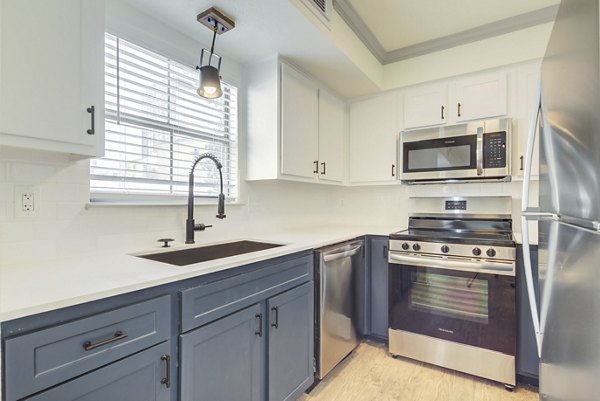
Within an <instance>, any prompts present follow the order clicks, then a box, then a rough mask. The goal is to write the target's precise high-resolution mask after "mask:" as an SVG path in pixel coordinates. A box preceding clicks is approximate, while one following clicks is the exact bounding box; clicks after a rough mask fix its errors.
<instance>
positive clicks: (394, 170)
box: [392, 164, 396, 177]
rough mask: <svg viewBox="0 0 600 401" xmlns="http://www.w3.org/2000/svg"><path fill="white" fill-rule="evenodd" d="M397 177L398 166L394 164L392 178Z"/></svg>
mask: <svg viewBox="0 0 600 401" xmlns="http://www.w3.org/2000/svg"><path fill="white" fill-rule="evenodd" d="M395 176H396V165H395V164H392V177H395Z"/></svg>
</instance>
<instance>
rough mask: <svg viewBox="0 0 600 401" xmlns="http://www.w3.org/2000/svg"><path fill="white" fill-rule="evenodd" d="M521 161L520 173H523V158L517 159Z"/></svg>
mask: <svg viewBox="0 0 600 401" xmlns="http://www.w3.org/2000/svg"><path fill="white" fill-rule="evenodd" d="M519 159H521V171H523V156H521V157H519Z"/></svg>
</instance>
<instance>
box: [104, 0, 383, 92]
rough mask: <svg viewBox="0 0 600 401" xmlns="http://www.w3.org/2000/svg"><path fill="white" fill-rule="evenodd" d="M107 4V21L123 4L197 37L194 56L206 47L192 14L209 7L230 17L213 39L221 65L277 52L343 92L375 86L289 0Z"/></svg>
mask: <svg viewBox="0 0 600 401" xmlns="http://www.w3.org/2000/svg"><path fill="white" fill-rule="evenodd" d="M108 3H109V6H108V8H109V14H108V16H107V19H108V22H109V23H110V19H111V18H113V15H111V13H112V14H115V13H124V12H123V9H124V7H127V8H128V9H129V10H135V11H136V12H138V13H141V14H143V15H145V16H148V17H150V18H153V19H155V20H157V21H158V22H159V23H160V24H162V25H165V26H167V27H168V28H171V29H173V30H175V31H177V32H179V33H180V34H183V35H185V36H187V37H189V38H191V39H193V40H195V41H196V42H199V44H198V49H197V52H198V57H199V55H200V50H201V48H202V47H203V46H204V47H209V46H210V40H211V35H210V32H208V31H207V30H206V27H204V26H202V25H201V24H199V23H198V22H197V21H196V15H197V14H198V13H199V12H201V11H204V10H205V9H207V8H209V7H212V6H215V7H217V8H218V9H219V10H220V11H222V12H223V13H224V14H226V15H227V16H229V17H231V18H232V19H233V20H235V26H236V27H235V29H234V30H232V31H231V32H228V33H227V35H222V36H219V37H218V38H217V42H216V52H217V53H218V54H219V55H222V56H223V57H224V60H223V64H224V65H227V60H233V61H235V62H237V63H239V64H241V65H242V66H243V65H248V64H252V63H256V62H257V61H261V60H264V59H266V58H268V57H271V56H273V55H275V54H280V55H282V56H283V57H285V58H286V59H288V60H290V61H292V62H294V63H295V64H297V65H298V66H300V67H301V68H302V69H303V70H305V71H306V72H308V73H310V74H311V75H314V76H316V77H318V78H319V79H320V80H321V81H323V82H326V83H327V84H328V85H329V86H330V87H331V88H332V89H333V90H334V91H336V92H337V93H339V94H340V95H342V96H343V97H353V96H357V95H361V94H365V93H372V92H376V91H378V90H380V88H379V86H378V85H377V84H376V83H375V82H373V80H372V79H370V78H369V77H366V76H365V74H364V72H363V71H362V70H361V69H360V67H359V66H357V65H356V64H355V63H354V62H352V60H350V59H349V57H348V56H347V54H345V53H344V52H343V51H342V50H341V49H339V48H338V47H337V46H336V45H335V44H334V43H333V42H332V41H331V40H328V39H326V38H325V37H324V35H323V33H322V31H321V29H323V27H318V26H315V25H314V24H313V23H312V22H311V21H310V20H309V19H308V18H307V17H306V16H305V15H303V14H302V13H301V12H299V10H298V8H297V7H296V6H294V3H293V2H292V1H289V0H260V1H248V0H227V1H217V0H193V1H190V0H169V1H164V0H108ZM302 7H304V6H302ZM118 17H119V16H118V15H117V16H116V17H114V18H118ZM133 23H135V21H133ZM109 26H110V24H109ZM149 29H150V30H152V29H154V30H157V29H156V28H149ZM157 31H158V32H160V31H159V30H157ZM349 82H351V83H352V85H349V84H348V83H349Z"/></svg>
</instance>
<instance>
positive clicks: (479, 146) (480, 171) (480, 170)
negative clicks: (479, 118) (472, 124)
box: [477, 127, 483, 176]
mask: <svg viewBox="0 0 600 401" xmlns="http://www.w3.org/2000/svg"><path fill="white" fill-rule="evenodd" d="M482 175H483V128H481V127H479V128H477V176H482Z"/></svg>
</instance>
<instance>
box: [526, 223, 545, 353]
mask: <svg viewBox="0 0 600 401" xmlns="http://www.w3.org/2000/svg"><path fill="white" fill-rule="evenodd" d="M521 236H522V240H523V245H522V249H523V267H524V268H525V283H526V284H527V296H528V298H529V309H530V312H531V320H532V321H533V330H534V331H535V342H536V345H537V351H538V356H539V357H541V356H542V334H541V332H540V318H539V314H538V305H537V297H536V296H535V287H534V285H533V270H532V268H531V250H530V247H529V227H528V224H527V216H521Z"/></svg>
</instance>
